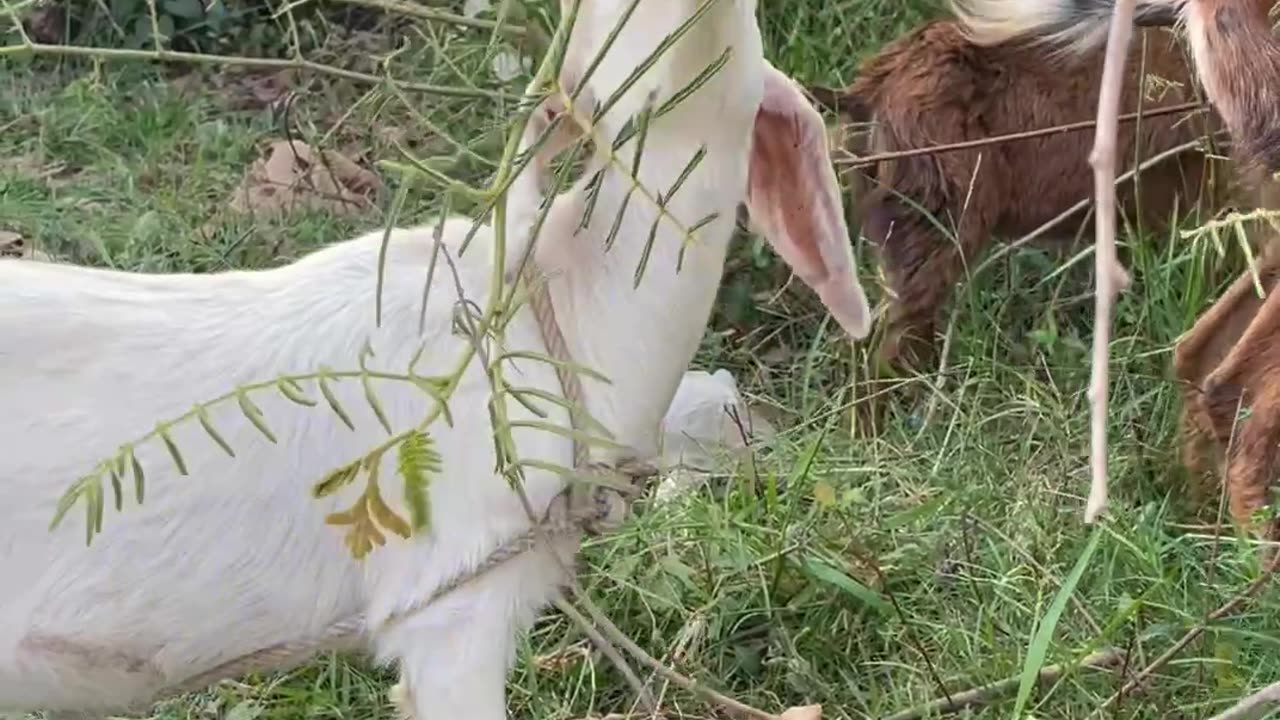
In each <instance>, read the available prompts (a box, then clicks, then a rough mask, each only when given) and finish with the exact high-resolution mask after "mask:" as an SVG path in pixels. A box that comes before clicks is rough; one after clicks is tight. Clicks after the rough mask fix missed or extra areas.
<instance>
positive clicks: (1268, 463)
mask: <svg viewBox="0 0 1280 720" xmlns="http://www.w3.org/2000/svg"><path fill="white" fill-rule="evenodd" d="M1277 340H1280V338H1277ZM1276 353H1277V354H1278V355H1280V346H1277V347H1276ZM1277 365H1280V363H1277ZM1277 442H1280V385H1275V384H1271V385H1269V386H1268V387H1266V388H1265V389H1263V390H1262V394H1261V395H1260V396H1256V397H1255V398H1254V399H1252V400H1251V402H1250V407H1249V417H1248V418H1246V419H1245V420H1243V421H1242V422H1241V423H1240V424H1239V427H1238V430H1237V432H1236V437H1235V438H1234V442H1233V443H1232V447H1231V453H1230V457H1229V458H1228V460H1227V469H1226V484H1227V494H1228V499H1229V500H1230V503H1231V515H1232V516H1233V517H1234V518H1235V519H1236V522H1238V523H1240V524H1241V525H1243V526H1246V527H1249V526H1252V525H1253V516H1254V513H1256V512H1257V511H1258V510H1261V509H1263V508H1265V507H1267V506H1268V505H1269V504H1270V502H1269V500H1270V495H1271V478H1272V475H1273V474H1274V471H1275V463H1276V446H1277ZM1261 529H1263V530H1264V532H1265V534H1267V535H1272V534H1273V533H1274V531H1275V524H1274V523H1273V522H1269V523H1266V525H1265V526H1264V528H1261Z"/></svg>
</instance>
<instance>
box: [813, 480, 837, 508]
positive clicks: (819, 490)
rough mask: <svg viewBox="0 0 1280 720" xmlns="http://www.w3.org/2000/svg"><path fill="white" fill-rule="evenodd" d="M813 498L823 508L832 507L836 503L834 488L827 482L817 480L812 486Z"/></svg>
mask: <svg viewBox="0 0 1280 720" xmlns="http://www.w3.org/2000/svg"><path fill="white" fill-rule="evenodd" d="M813 499H814V500H815V501H817V503H818V504H819V505H821V506H822V507H824V508H829V507H832V506H834V505H835V504H836V490H835V488H833V487H831V485H829V484H828V483H827V482H825V481H823V480H819V481H818V482H817V483H816V484H815V485H814V486H813Z"/></svg>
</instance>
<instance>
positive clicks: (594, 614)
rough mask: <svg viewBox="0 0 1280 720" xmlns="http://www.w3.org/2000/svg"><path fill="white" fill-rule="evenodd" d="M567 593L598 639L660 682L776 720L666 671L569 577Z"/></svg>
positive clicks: (761, 718) (761, 719) (741, 711)
mask: <svg viewBox="0 0 1280 720" xmlns="http://www.w3.org/2000/svg"><path fill="white" fill-rule="evenodd" d="M569 591H570V593H572V594H573V596H574V599H575V600H577V601H578V602H579V603H580V604H581V605H582V607H583V608H584V609H585V610H586V611H587V615H588V616H589V617H590V618H591V621H592V622H593V623H595V624H596V627H597V628H598V629H599V630H600V632H601V634H602V635H604V636H605V637H607V638H609V639H610V640H612V641H613V642H614V643H617V645H618V646H619V647H621V648H622V649H623V650H626V651H627V653H629V654H630V655H631V656H632V657H634V658H635V659H636V660H639V661H640V662H641V663H643V664H644V665H647V666H649V668H650V669H652V670H653V671H654V672H656V673H658V674H659V675H661V676H662V677H663V678H664V679H666V680H668V681H670V682H671V683H672V684H673V685H675V686H677V687H679V688H682V689H684V690H686V691H688V692H691V693H693V694H695V695H701V696H703V697H705V698H707V699H708V700H710V701H712V702H713V703H715V704H717V705H719V706H721V707H722V708H724V709H725V710H728V711H730V712H732V713H735V714H738V715H741V716H743V717H749V718H756V720H779V718H778V716H777V715H774V714H772V713H767V712H765V711H763V710H759V709H757V708H753V707H751V706H750V705H747V704H745V703H742V702H739V701H737V700H734V699H733V698H731V697H729V696H727V695H724V694H722V693H719V692H716V691H715V690H712V689H711V688H709V687H706V686H705V685H703V684H702V683H699V682H698V681H697V680H694V679H692V678H689V677H686V676H684V675H682V674H680V673H679V672H677V671H675V670H673V669H671V668H669V667H667V666H666V665H665V664H664V663H663V662H662V661H661V660H659V659H657V658H655V657H654V656H652V655H650V654H649V653H647V652H645V650H644V648H642V647H640V646H639V645H637V644H636V643H635V641H633V640H632V639H631V638H629V637H627V634H626V633H624V632H622V631H621V630H619V629H618V626H617V625H614V624H613V621H612V620H610V619H609V618H608V617H607V616H606V615H605V614H604V613H602V612H600V609H599V608H597V607H596V605H595V603H593V602H591V598H589V597H587V594H586V591H584V590H583V589H582V585H581V583H579V582H578V578H577V576H573V575H571V576H570V578H569Z"/></svg>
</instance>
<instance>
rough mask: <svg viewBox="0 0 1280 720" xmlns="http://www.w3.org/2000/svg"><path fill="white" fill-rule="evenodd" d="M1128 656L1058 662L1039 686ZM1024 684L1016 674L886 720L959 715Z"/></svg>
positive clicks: (1111, 653)
mask: <svg viewBox="0 0 1280 720" xmlns="http://www.w3.org/2000/svg"><path fill="white" fill-rule="evenodd" d="M1124 657H1125V652H1124V651H1123V650H1120V649H1119V648H1112V649H1111V650H1104V651H1100V652H1096V653H1094V654H1092V655H1089V656H1087V657H1085V658H1084V659H1083V660H1081V661H1079V662H1078V663H1059V664H1058V665H1048V666H1046V667H1044V668H1042V669H1041V670H1040V672H1039V673H1038V674H1037V675H1036V684H1038V685H1043V684H1045V683H1054V682H1057V681H1058V680H1059V679H1061V678H1062V677H1063V676H1064V675H1066V674H1067V673H1068V672H1070V671H1071V670H1073V669H1075V668H1077V667H1088V668H1106V667H1110V666H1112V665H1115V664H1116V663H1117V662H1119V661H1120V660H1122V659H1123V658H1124ZM1021 682H1022V676H1021V674H1019V675H1014V676H1013V677H1007V678H1005V679H1003V680H997V681H996V682H993V683H989V684H987V685H981V686H978V687H976V688H973V689H971V690H965V691H963V692H958V693H956V694H955V695H953V696H951V698H950V699H948V698H938V699H937V700H931V701H929V702H927V703H925V704H923V705H917V706H915V707H913V708H907V709H906V710H903V711H901V712H896V713H894V714H892V715H889V716H887V717H885V718H883V720H921V718H931V717H938V716H939V715H945V714H948V713H954V712H959V711H961V710H964V709H965V708H971V707H974V706H977V705H986V704H987V703H989V702H991V701H992V700H995V699H996V698H999V697H1000V696H1002V695H1005V694H1007V693H1010V692H1012V691H1014V690H1017V689H1018V685H1019V684H1021Z"/></svg>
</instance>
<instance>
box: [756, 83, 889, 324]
mask: <svg viewBox="0 0 1280 720" xmlns="http://www.w3.org/2000/svg"><path fill="white" fill-rule="evenodd" d="M747 177H748V187H747V204H748V207H749V210H750V212H751V215H752V218H753V219H754V221H755V222H756V224H757V225H758V226H759V227H760V229H761V232H762V234H763V235H764V236H765V238H766V239H767V240H768V241H769V243H770V245H772V246H773V248H774V250H775V251H776V252H777V253H778V255H780V256H781V257H782V259H783V260H785V261H786V262H787V264H788V265H790V266H791V268H792V270H793V271H794V272H795V274H796V275H797V276H798V277H799V278H800V279H801V280H802V281H803V282H804V283H805V284H806V285H809V286H810V287H811V288H813V289H814V291H816V292H817V293H818V296H819V297H820V298H821V299H822V302H823V304H824V305H826V306H827V309H828V310H830V311H831V314H832V315H833V316H835V318H836V320H837V321H838V322H839V323H840V324H841V326H843V327H844V329H845V330H846V331H847V332H848V333H849V334H850V335H852V336H853V337H855V338H862V337H865V336H866V333H867V331H868V329H869V327H868V326H869V324H870V315H871V311H870V308H869V307H868V305H867V300H866V296H865V294H864V293H863V291H862V287H861V286H860V285H859V284H858V278H857V275H856V274H855V272H854V267H853V255H852V252H851V249H850V246H849V232H848V229H847V227H846V226H845V222H844V213H843V211H842V209H841V204H840V194H839V192H840V191H839V186H838V184H837V182H836V178H835V173H834V172H833V171H832V169H831V158H830V156H829V155H828V153H827V147H826V128H825V127H824V126H823V124H822V118H821V116H819V115H818V113H817V112H816V111H815V110H814V109H813V108H812V107H811V106H810V105H809V103H808V101H807V100H805V98H804V95H803V94H801V92H800V90H799V89H798V88H797V87H796V86H795V84H794V83H792V82H791V80H790V79H789V78H787V77H786V76H785V75H783V74H782V73H780V72H778V71H777V70H774V69H773V68H772V67H771V66H767V72H766V73H765V86H764V96H763V98H762V100H761V103H760V108H759V110H758V111H757V113H756V121H755V129H754V132H753V135H752V149H751V164H750V168H749V170H748V174H747Z"/></svg>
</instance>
